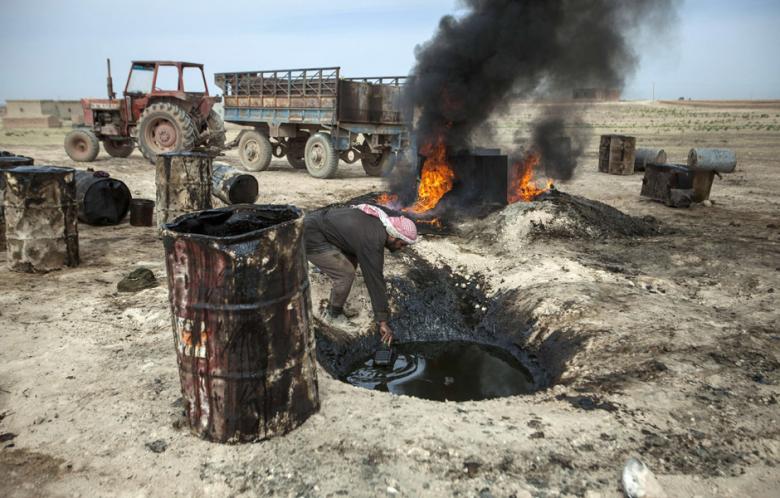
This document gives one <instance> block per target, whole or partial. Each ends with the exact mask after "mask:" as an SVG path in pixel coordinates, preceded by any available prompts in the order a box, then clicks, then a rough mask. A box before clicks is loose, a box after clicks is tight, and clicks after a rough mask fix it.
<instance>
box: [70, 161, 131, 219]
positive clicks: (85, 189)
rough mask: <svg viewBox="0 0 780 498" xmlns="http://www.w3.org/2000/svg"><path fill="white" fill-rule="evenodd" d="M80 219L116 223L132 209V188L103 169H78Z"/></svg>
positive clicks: (77, 184)
mask: <svg viewBox="0 0 780 498" xmlns="http://www.w3.org/2000/svg"><path fill="white" fill-rule="evenodd" d="M76 195H77V199H78V201H79V221H83V222H84V223H86V224H88V225H116V224H117V223H119V222H120V221H122V220H123V219H124V218H125V216H126V215H127V211H128V210H129V209H130V199H131V198H132V196H131V195H130V189H128V188H127V185H125V184H124V182H122V181H121V180H117V179H116V178H110V177H109V175H108V173H106V172H103V171H77V172H76Z"/></svg>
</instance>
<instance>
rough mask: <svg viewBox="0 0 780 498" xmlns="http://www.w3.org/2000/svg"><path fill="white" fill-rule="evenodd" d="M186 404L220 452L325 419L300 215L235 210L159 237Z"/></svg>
mask: <svg viewBox="0 0 780 498" xmlns="http://www.w3.org/2000/svg"><path fill="white" fill-rule="evenodd" d="M162 236H163V244H164V245H165V255H166V268H167V273H168V287H169V296H170V303H171V314H172V322H173V332H174V344H175V346H176V354H177V360H178V364H179V373H180V378H181V388H182V396H183V398H184V400H185V406H186V412H187V418H188V420H189V424H190V427H191V428H192V431H193V432H194V433H195V434H197V435H199V436H200V437H202V438H205V439H208V440H211V441H217V442H234V441H235V442H238V441H253V440H257V439H264V438H269V437H273V436H277V435H281V434H285V433H287V432H289V431H290V430H292V429H294V428H295V427H297V426H299V425H300V424H302V423H303V422H304V421H305V420H306V419H307V418H308V417H309V416H310V415H312V414H313V413H315V412H316V411H317V410H318V409H319V395H318V388H317V373H316V360H315V344H314V335H313V332H312V329H311V327H310V323H309V310H310V309H311V297H310V295H309V281H308V273H307V263H306V260H305V258H304V250H303V243H302V237H303V214H302V212H301V211H300V210H299V209H297V208H295V207H293V206H271V205H247V204H243V205H236V206H231V207H227V208H221V209H215V210H210V211H201V212H197V213H191V214H188V215H185V216H182V217H181V218H178V219H177V220H176V221H175V222H174V223H171V224H168V225H166V226H165V227H164V228H163V231H162Z"/></svg>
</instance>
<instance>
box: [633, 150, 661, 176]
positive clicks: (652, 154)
mask: <svg viewBox="0 0 780 498" xmlns="http://www.w3.org/2000/svg"><path fill="white" fill-rule="evenodd" d="M648 164H666V151H665V150H663V149H645V148H641V149H636V151H635V152H634V171H644V170H645V166H647V165H648Z"/></svg>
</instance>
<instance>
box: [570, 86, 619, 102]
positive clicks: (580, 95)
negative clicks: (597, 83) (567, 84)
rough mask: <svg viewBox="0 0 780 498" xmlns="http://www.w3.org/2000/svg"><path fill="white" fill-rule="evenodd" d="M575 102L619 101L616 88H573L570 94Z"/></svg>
mask: <svg viewBox="0 0 780 498" xmlns="http://www.w3.org/2000/svg"><path fill="white" fill-rule="evenodd" d="M572 98H574V99H575V100H612V101H616V100H620V90H619V89H617V88H575V89H574V92H573V94H572Z"/></svg>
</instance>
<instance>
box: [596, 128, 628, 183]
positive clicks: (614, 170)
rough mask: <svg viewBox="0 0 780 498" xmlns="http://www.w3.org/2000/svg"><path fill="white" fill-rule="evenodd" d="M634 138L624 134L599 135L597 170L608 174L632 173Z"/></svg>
mask: <svg viewBox="0 0 780 498" xmlns="http://www.w3.org/2000/svg"><path fill="white" fill-rule="evenodd" d="M635 149H636V138H635V137H629V136H626V135H601V143H600V145H599V171H600V172H602V173H609V174H610V175H631V174H633V173H634V156H635Z"/></svg>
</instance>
